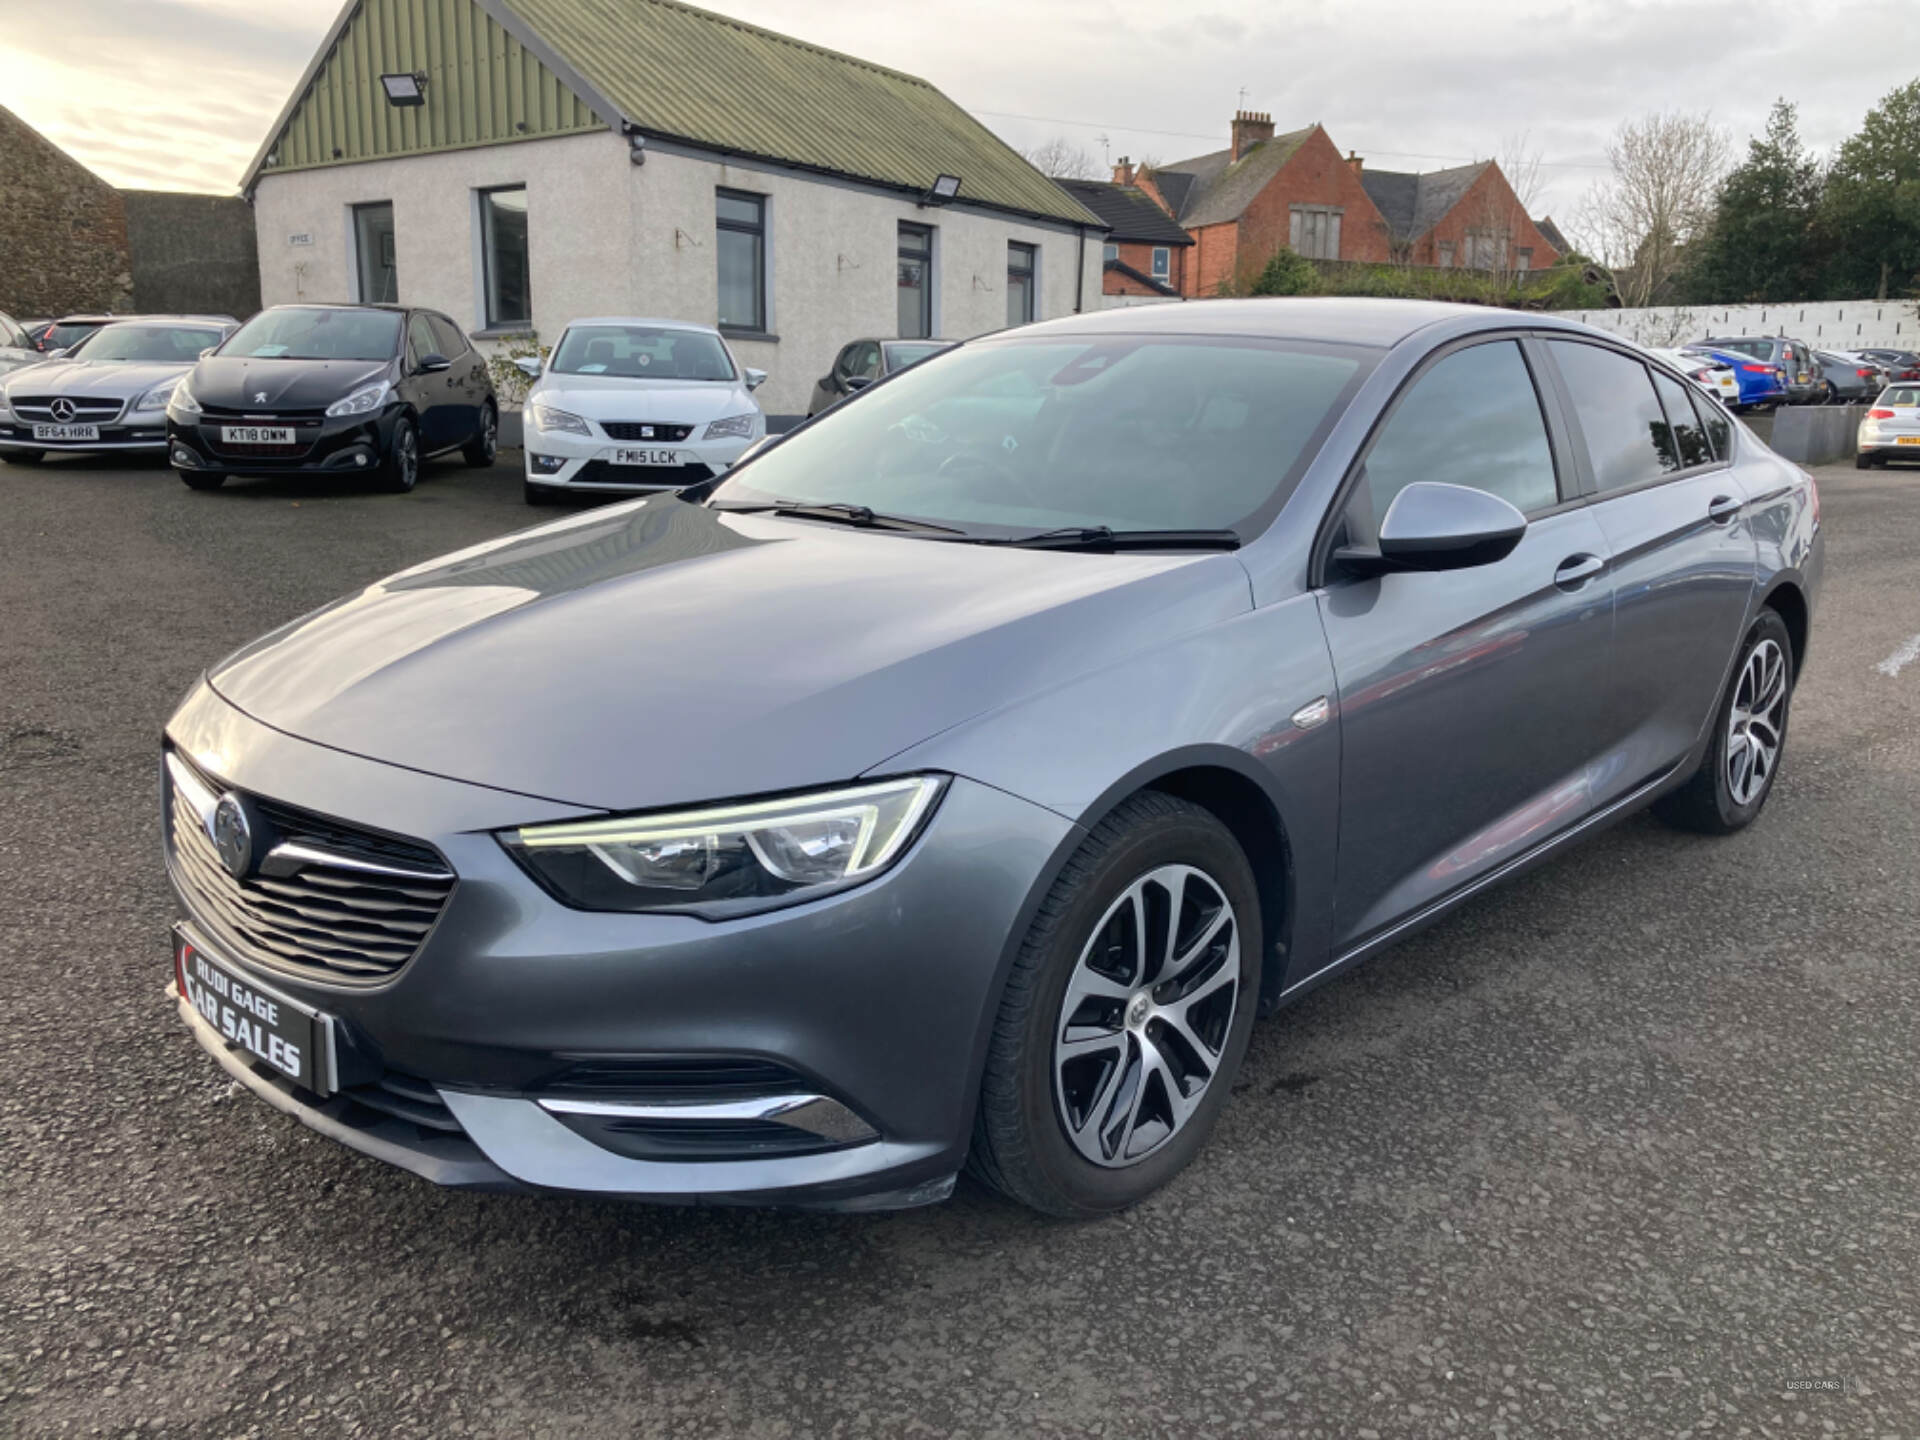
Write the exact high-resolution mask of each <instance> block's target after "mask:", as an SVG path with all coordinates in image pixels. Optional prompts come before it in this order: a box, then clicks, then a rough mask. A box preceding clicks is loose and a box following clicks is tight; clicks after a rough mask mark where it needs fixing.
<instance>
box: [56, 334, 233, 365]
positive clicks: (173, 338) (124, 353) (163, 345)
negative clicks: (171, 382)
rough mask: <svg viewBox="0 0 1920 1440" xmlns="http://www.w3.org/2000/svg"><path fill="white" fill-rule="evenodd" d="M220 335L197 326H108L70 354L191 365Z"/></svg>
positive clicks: (84, 358) (102, 358) (88, 338)
mask: <svg viewBox="0 0 1920 1440" xmlns="http://www.w3.org/2000/svg"><path fill="white" fill-rule="evenodd" d="M219 343H220V332H219V331H218V330H208V329H205V328H203V327H201V326H197V325H108V326H106V327H105V328H104V329H100V330H96V331H94V332H93V334H92V335H90V336H88V337H87V338H86V339H85V340H84V341H83V342H81V344H80V345H79V346H77V347H76V348H75V350H74V351H73V353H74V354H75V355H76V356H77V357H79V358H80V359H83V360H159V361H173V362H176V363H179V364H190V363H192V362H193V361H195V360H197V359H199V358H200V352H201V351H202V350H205V349H206V348H207V347H208V346H211V345H218V344H219Z"/></svg>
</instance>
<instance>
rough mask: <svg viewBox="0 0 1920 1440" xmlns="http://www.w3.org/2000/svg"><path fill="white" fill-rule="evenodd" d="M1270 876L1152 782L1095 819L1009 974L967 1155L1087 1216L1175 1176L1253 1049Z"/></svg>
mask: <svg viewBox="0 0 1920 1440" xmlns="http://www.w3.org/2000/svg"><path fill="white" fill-rule="evenodd" d="M1261 955H1262V950H1261V939H1260V903H1259V890H1258V887H1257V885H1256V884H1255V881H1254V877H1253V870H1252V867H1251V866H1250V865H1249V864H1248V863H1247V857H1246V855H1245V853H1244V852H1243V851H1242V850H1241V848H1240V845H1239V843H1238V842H1237V841H1236V840H1235V839H1234V836H1233V832H1232V831H1230V830H1229V829H1228V828H1227V827H1226V826H1225V825H1224V824H1222V823H1221V821H1220V819H1219V818H1218V817H1217V816H1215V815H1214V814H1213V813H1212V812H1211V811H1208V810H1205V809H1203V808H1201V807H1200V806H1198V805H1195V804H1193V803H1192V802H1191V801H1188V800H1183V799H1180V798H1179V797H1177V796H1173V795H1168V794H1164V793H1161V792H1159V791H1155V790H1148V791H1143V792H1142V793H1140V794H1138V795H1135V796H1133V797H1132V798H1131V799H1129V800H1126V801H1124V802H1122V803H1121V804H1120V805H1119V806H1117V807H1115V809H1114V810H1113V811H1112V813H1110V814H1109V815H1107V816H1106V818H1105V819H1103V820H1101V821H1100V822H1099V823H1098V824H1096V825H1094V826H1093V827H1092V829H1091V830H1090V831H1089V832H1088V834H1087V838H1086V839H1085V841H1083V842H1082V844H1081V846H1080V848H1079V850H1078V851H1076V852H1075V854H1074V855H1073V858H1072V859H1070V860H1069V861H1068V862H1067V864H1066V866H1065V868H1063V869H1062V870H1061V872H1060V875H1059V878H1058V879H1056V880H1055V881H1054V882H1053V885H1052V887H1051V889H1050V890H1049V891H1048V893H1047V895H1046V898H1045V900H1044V901H1043V902H1042V904H1041V906H1040V909H1039V912H1038V914H1037V915H1036V917H1035V919H1034V921H1033V924H1032V926H1031V928H1030V929H1029V930H1028V932H1027V935H1026V937H1025V939H1024V941H1023V942H1022V944H1021V947H1020V950H1019V953H1018V954H1017V955H1016V957H1015V959H1014V962H1013V969H1012V972H1011V973H1010V974H1009V975H1008V977H1007V983H1006V989H1005V991H1004V992H1003V994H1002V996H1001V1000H1000V1008H999V1011H998V1013H997V1015H996V1017H995V1023H994V1029H993V1035H992V1038H991V1041H990V1042H989V1044H988V1048H987V1059H986V1065H985V1068H984V1070H983V1072H982V1075H981V1082H980V1107H979V1111H978V1113H977V1118H976V1121H975V1125H974V1137H973V1148H972V1151H971V1153H970V1154H969V1156H968V1160H967V1164H968V1168H969V1169H970V1170H971V1171H972V1172H973V1173H974V1174H975V1175H976V1176H978V1177H979V1178H980V1179H982V1180H984V1181H986V1182H987V1183H988V1184H989V1185H992V1186H993V1187H994V1188H995V1189H998V1190H1000V1191H1001V1192H1003V1193H1004V1194H1006V1195H1009V1196H1011V1197H1012V1198H1014V1199H1015V1200H1019V1201H1021V1202H1023V1203H1025V1204H1027V1205H1031V1206H1033V1207H1034V1208H1035V1209H1036V1210H1043V1211H1046V1212H1047V1213H1048V1214H1052V1215H1062V1216H1070V1217H1075V1218H1086V1217H1091V1216H1095V1215H1105V1214H1109V1213H1111V1212H1112V1211H1115V1210H1120V1209H1124V1208H1125V1207H1127V1206H1129V1205H1132V1204H1134V1203H1136V1202H1138V1201H1140V1200H1142V1199H1144V1198H1146V1197H1147V1196H1148V1195H1150V1194H1152V1193H1153V1192H1154V1191H1155V1190H1157V1189H1159V1188H1160V1187H1161V1186H1162V1185H1165V1184H1166V1183H1167V1182H1168V1181H1169V1180H1171V1179H1172V1178H1173V1177H1174V1176H1175V1175H1177V1174H1179V1173H1180V1171H1181V1170H1182V1169H1183V1168H1185V1166H1186V1165H1187V1163H1188V1162H1189V1161H1191V1160H1192V1159H1193V1157H1194V1156H1195V1155H1196V1154H1198V1153H1199V1151H1200V1148H1201V1146H1203V1145H1204V1144H1205V1143H1206V1140H1207V1134H1208V1132H1209V1131H1210V1130H1211V1129H1212V1128H1213V1122H1214V1120H1215V1119H1216V1118H1217V1117H1218V1115H1219V1113H1220V1109H1221V1107H1222V1106H1223V1105H1225V1104H1226V1102H1227V1097H1228V1094H1229V1092H1230V1091H1231V1089H1232V1085H1233V1076H1234V1072H1235V1071H1236V1070H1237V1069H1238V1068H1239V1064H1240V1057H1241V1056H1242V1055H1243V1054H1245V1053H1246V1048H1247V1040H1248V1037H1249V1035H1250V1033H1251V1031H1252V1028H1253V1015H1254V1008H1255V1004H1256V1001H1257V997H1258V993H1259V985H1260V958H1261Z"/></svg>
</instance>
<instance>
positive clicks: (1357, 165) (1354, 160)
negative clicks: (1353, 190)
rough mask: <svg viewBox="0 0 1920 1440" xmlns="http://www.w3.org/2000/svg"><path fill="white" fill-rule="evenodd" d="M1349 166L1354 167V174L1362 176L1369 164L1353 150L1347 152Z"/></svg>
mask: <svg viewBox="0 0 1920 1440" xmlns="http://www.w3.org/2000/svg"><path fill="white" fill-rule="evenodd" d="M1347 164H1349V165H1351V166H1352V167H1353V173H1354V174H1355V175H1358V174H1360V173H1361V172H1362V171H1364V170H1365V169H1366V168H1367V162H1366V161H1365V160H1363V159H1361V158H1360V156H1359V155H1358V154H1357V153H1356V152H1354V151H1352V150H1349V151H1347Z"/></svg>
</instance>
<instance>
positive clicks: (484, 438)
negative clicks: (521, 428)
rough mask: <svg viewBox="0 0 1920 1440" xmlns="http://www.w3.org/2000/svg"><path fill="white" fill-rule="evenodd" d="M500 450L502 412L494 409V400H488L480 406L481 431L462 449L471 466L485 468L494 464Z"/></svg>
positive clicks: (478, 468)
mask: <svg viewBox="0 0 1920 1440" xmlns="http://www.w3.org/2000/svg"><path fill="white" fill-rule="evenodd" d="M499 450H500V412H499V411H498V410H496V409H494V406H493V402H492V401H491V400H489V401H487V403H486V404H485V405H482V406H481V407H480V433H479V434H478V435H476V436H474V437H473V439H471V440H469V441H468V442H467V443H466V446H465V448H463V449H462V450H461V451H460V454H461V456H462V458H464V459H465V460H466V462H467V464H469V465H470V466H472V467H473V468H474V469H476V470H484V469H486V468H487V466H489V465H491V464H493V457H494V456H495V455H496V454H498V453H499Z"/></svg>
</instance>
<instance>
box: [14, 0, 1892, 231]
mask: <svg viewBox="0 0 1920 1440" xmlns="http://www.w3.org/2000/svg"><path fill="white" fill-rule="evenodd" d="M709 8H711V9H715V10H720V11H724V12H725V13H727V14H730V15H736V16H739V17H740V18H742V19H745V20H750V21H753V22H754V23H756V24H760V25H765V26H768V27H770V28H773V29H777V30H782V31H785V32H787V33H789V34H792V35H796V36H800V37H802V38H804V39H808V40H812V41H815V42H818V43H820V44H823V45H829V46H832V47H834V48H835V49H839V50H845V51H848V52H850V53H852V54H854V55H859V56H863V57H865V58H867V59H871V60H875V61H878V62H880V63H881V64H885V65H891V66H894V67H896V68H898V69H902V70H907V71H911V72H913V73H915V74H918V75H921V76H924V77H925V78H927V79H928V80H930V81H932V82H933V83H934V84H935V85H938V86H939V87H940V88H941V89H942V90H944V91H945V92H946V93H947V94H948V95H950V96H951V97H952V98H953V99H955V100H957V101H959V102H960V104H962V105H964V106H966V107H967V108H968V109H970V110H972V111H973V112H974V113H975V114H976V115H978V116H979V117H980V118H981V119H982V120H984V121H985V122H986V123H987V124H989V125H991V126H992V127H993V128H994V129H995V130H997V131H998V132H999V133H1000V134H1001V135H1003V136H1004V137H1005V138H1006V139H1007V140H1009V141H1010V142H1012V143H1013V144H1015V145H1016V146H1020V147H1023V148H1024V147H1027V146H1031V145H1034V144H1037V143H1039V142H1041V141H1044V140H1046V139H1048V138H1050V137H1052V136H1055V135H1062V136H1065V137H1067V138H1068V139H1070V140H1071V141H1073V142H1074V143H1076V144H1078V145H1080V146H1082V147H1084V148H1085V149H1086V150H1088V151H1089V152H1090V153H1091V154H1092V155H1093V156H1094V158H1095V159H1096V160H1099V159H1102V158H1103V157H1117V156H1119V155H1122V154H1127V155H1132V156H1134V157H1135V158H1138V157H1141V156H1143V155H1144V156H1152V157H1154V158H1157V159H1160V160H1174V159H1180V158H1182V157H1184V156H1188V155H1195V154H1200V153H1202V152H1205V151H1207V150H1214V149H1219V148H1221V147H1222V146H1223V145H1224V144H1225V143H1226V127H1227V122H1228V120H1229V119H1230V117H1231V115H1232V113H1233V110H1234V108H1235V107H1236V106H1237V105H1238V104H1240V103H1241V102H1242V92H1243V91H1244V97H1245V103H1246V104H1247V106H1248V107H1249V108H1252V109H1256V110H1266V111H1270V112H1271V113H1272V115H1273V118H1274V123H1275V124H1276V125H1277V126H1278V127H1279V128H1280V129H1282V130H1286V129H1291V128H1295V127H1297V126H1302V125H1307V124H1310V123H1312V122H1314V121H1316V120H1317V121H1319V122H1321V123H1322V124H1324V125H1325V126H1326V127H1327V129H1328V131H1329V133H1330V134H1331V135H1332V136H1333V139H1334V141H1335V143H1337V144H1339V145H1341V146H1344V147H1346V148H1349V149H1355V150H1358V151H1359V152H1360V153H1361V154H1362V155H1364V156H1366V157H1367V159H1368V160H1369V162H1370V163H1372V164H1374V165H1377V166H1380V167H1383V168H1391V169H1401V170H1432V169H1439V168H1442V167H1444V166H1447V165H1450V164H1457V163H1461V162H1464V161H1467V160H1471V159H1478V158H1484V157H1486V156H1488V155H1497V154H1501V153H1504V151H1505V149H1506V144H1505V142H1507V141H1508V140H1509V138H1510V137H1513V136H1515V135H1518V134H1521V133H1524V134H1525V135H1526V136H1527V137H1528V147H1529V148H1530V149H1531V150H1533V151H1534V152H1536V153H1537V154H1539V155H1540V156H1541V157H1543V159H1544V161H1545V165H1544V168H1543V169H1542V171H1541V178H1542V180H1543V182H1544V193H1543V194H1542V196H1541V197H1540V201H1539V203H1538V204H1537V205H1536V207H1535V208H1536V210H1538V211H1541V212H1546V211H1556V210H1557V211H1558V212H1560V214H1561V215H1562V216H1565V215H1566V213H1567V212H1569V211H1571V210H1572V209H1574V208H1575V207H1576V205H1577V202H1578V199H1579V196H1580V195H1581V193H1582V192H1583V191H1584V190H1585V189H1586V188H1587V185H1588V184H1589V183H1590V182H1591V181H1592V180H1593V179H1594V178H1595V177H1596V176H1598V175H1600V174H1602V173H1603V163H1602V162H1603V152H1604V146H1605V143H1606V137H1607V135H1608V133H1609V132H1610V131H1611V130H1612V129H1613V128H1614V126H1615V125H1617V124H1618V123H1619V122H1620V120H1621V119H1622V118H1623V117H1626V116H1631V115H1637V114H1640V113H1643V112H1645V111H1647V110H1651V109H1661V108H1669V109H1671V108H1685V109H1692V110H1702V109H1706V110H1711V112H1712V113H1713V116H1714V118H1715V119H1716V120H1717V121H1718V122H1719V123H1721V124H1722V125H1723V126H1725V127H1726V128H1727V130H1728V131H1729V132H1730V134H1731V136H1732V138H1733V140H1734V142H1735V148H1736V151H1737V152H1738V153H1744V151H1745V141H1746V138H1747V137H1748V136H1749V135H1750V134H1752V133H1753V132H1755V131H1757V130H1758V129H1759V127H1760V126H1761V124H1762V123H1763V122H1764V120H1765V117H1766V111H1767V107H1768V106H1769V105H1770V104H1771V103H1772V102H1773V100H1774V98H1775V97H1776V96H1780V95H1784V96H1786V97H1787V98H1789V99H1791V100H1794V101H1795V102H1797V103H1798V104H1799V106H1800V116H1801V133H1802V135H1803V136H1804V137H1805V138H1806V139H1807V141H1808V142H1809V143H1811V144H1812V145H1814V146H1815V147H1816V148H1819V149H1827V148H1830V147H1831V146H1832V145H1834V144H1835V143H1837V142H1838V141H1839V140H1840V139H1842V138H1844V137H1845V136H1846V135H1847V134H1848V133H1850V132H1851V131H1852V130H1853V129H1854V128H1856V127H1857V126H1858V125H1859V123H1860V119H1861V116H1862V115H1863V114H1864V113H1865V112H1866V110H1867V108H1868V107H1869V106H1871V105H1872V104H1873V103H1874V102H1875V101H1877V100H1878V99H1879V98H1880V97H1881V96H1882V95H1884V94H1885V93H1886V92H1887V91H1888V90H1890V89H1892V88H1893V87H1894V86H1896V85H1899V84H1904V83H1905V82H1907V81H1909V80H1912V79H1914V78H1915V77H1916V76H1917V75H1920V0H1737V3H1736V0H1197V3H1195V4H1191V5H1186V4H1173V5H1169V4H1166V3H1165V0H712V3H711V4H710V6H709ZM334 14H335V3H334V0H0V103H4V104H5V105H7V106H8V107H9V108H11V109H13V110H14V111H16V113H18V114H20V115H21V116H22V117H23V118H25V119H26V120H27V121H28V122H29V123H31V124H33V125H35V126H37V127H38V128H39V129H40V130H42V131H43V132H45V133H46V134H47V135H48V136H50V137H51V138H52V139H53V140H55V141H56V142H57V143H59V144H60V145H62V146H64V147H65V148H66V149H68V150H69V151H71V152H72V153H73V154H74V155H75V156H77V157H78V158H79V159H81V160H82V161H84V162H86V163H87V164H88V165H91V166H92V167H93V168H94V169H95V170H97V171H99V172H100V174H102V175H104V176H105V177H106V178H107V179H109V180H111V181H113V182H114V183H116V184H120V185H128V186H148V187H155V188H165V189H180V190H213V191H230V190H232V188H233V187H234V186H235V185H236V184H237V183H238V181H239V178H240V174H241V172H242V171H243V170H244V168H245V166H246V163H247V161H248V160H249V159H250V158H251V157H252V154H253V151H254V149H255V148H256V146H258V144H259V143H260V141H261V140H262V139H263V138H264V136H265V133H266V127H267V126H268V125H269V124H270V123H271V122H272V120H273V118H274V116H275V115H276V114H277V113H278V111H279V109H280V106H281V105H282V104H283V103H284V102H285V100H286V98H287V95H288V92H289V91H290V90H291V88H292V86H293V84H294V82H295V81H297V80H298V79H299V76H300V73H301V71H302V69H303V68H304V67H305V65H306V63H307V61H308V59H309V58H310V57H311V56H312V53H313V51H314V49H315V48H316V47H317V45H318V43H319V40H320V37H321V36H322V34H323V33H324V32H325V30H326V28H327V26H328V24H329V23H330V22H331V20H332V18H333V15H334Z"/></svg>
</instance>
